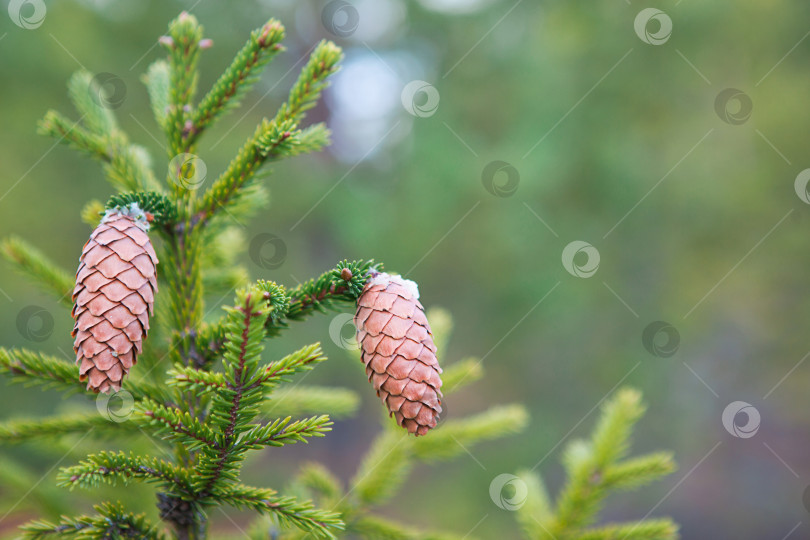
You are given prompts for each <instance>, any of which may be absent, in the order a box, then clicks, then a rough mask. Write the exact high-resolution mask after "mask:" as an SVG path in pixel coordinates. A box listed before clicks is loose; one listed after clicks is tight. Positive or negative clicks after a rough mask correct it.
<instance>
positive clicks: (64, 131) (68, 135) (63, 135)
mask: <svg viewBox="0 0 810 540" xmlns="http://www.w3.org/2000/svg"><path fill="white" fill-rule="evenodd" d="M38 132H39V134H40V135H48V136H50V137H53V138H55V139H59V140H60V142H61V143H63V144H67V145H68V146H70V147H72V148H74V149H75V150H78V151H80V152H84V153H85V154H87V155H88V156H90V157H91V158H93V159H96V160H98V161H104V162H109V161H111V160H112V156H111V155H110V153H109V148H108V146H107V144H106V142H105V140H104V136H102V135H98V134H95V133H91V132H90V131H88V130H87V129H85V128H83V127H82V126H81V119H80V120H77V121H75V122H74V121H73V120H70V119H69V118H67V117H65V116H63V115H62V114H61V113H59V112H58V111H54V110H50V111H48V112H47V113H45V116H44V117H43V118H42V120H40V122H39V129H38Z"/></svg>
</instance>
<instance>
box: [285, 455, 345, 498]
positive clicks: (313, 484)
mask: <svg viewBox="0 0 810 540" xmlns="http://www.w3.org/2000/svg"><path fill="white" fill-rule="evenodd" d="M294 485H296V486H301V487H303V488H305V489H307V490H309V491H311V492H313V493H315V494H316V495H317V496H318V498H319V500H321V501H323V502H324V504H325V505H326V506H329V507H335V506H336V504H337V502H338V500H339V499H340V497H341V494H342V490H341V484H340V480H339V479H338V478H337V477H336V476H335V475H334V474H332V473H331V472H330V471H329V470H328V469H327V468H326V467H324V466H323V465H321V464H320V463H307V464H306V465H304V466H303V467H301V470H300V471H299V473H298V476H296V478H295V484H294Z"/></svg>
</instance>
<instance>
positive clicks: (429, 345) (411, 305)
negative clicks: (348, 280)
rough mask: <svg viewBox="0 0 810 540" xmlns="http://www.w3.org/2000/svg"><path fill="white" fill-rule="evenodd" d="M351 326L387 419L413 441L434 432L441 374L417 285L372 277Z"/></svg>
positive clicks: (359, 301)
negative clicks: (355, 329)
mask: <svg viewBox="0 0 810 540" xmlns="http://www.w3.org/2000/svg"><path fill="white" fill-rule="evenodd" d="M354 324H355V326H356V327H357V341H358V342H359V343H360V347H361V354H362V360H363V363H364V364H365V365H366V375H368V380H369V381H370V382H371V383H372V384H373V385H374V389H375V390H376V391H377V395H378V396H380V398H381V399H382V400H383V403H385V406H386V407H388V411H389V415H390V414H393V415H394V417H395V418H396V420H397V423H398V424H399V425H400V426H402V427H404V428H405V429H407V430H408V432H409V433H415V434H416V435H417V436H419V435H424V434H426V433H427V432H428V431H429V430H430V429H432V428H434V427H436V422H437V421H438V419H439V413H441V412H442V407H441V398H442V393H441V390H440V389H441V386H442V379H441V377H440V376H439V374H440V373H441V372H442V369H441V368H440V367H439V362H438V361H437V360H436V345H434V343H433V334H431V332H430V325H429V324H428V321H427V318H426V317H425V308H423V307H422V304H420V303H419V290H418V289H417V287H416V283H414V282H413V281H409V280H405V279H402V278H401V277H400V276H392V275H389V274H377V275H376V276H374V277H372V278H371V279H370V280H369V281H368V283H366V285H365V287H364V288H363V292H362V293H361V294H360V297H359V298H358V299H357V314H356V315H355V317H354Z"/></svg>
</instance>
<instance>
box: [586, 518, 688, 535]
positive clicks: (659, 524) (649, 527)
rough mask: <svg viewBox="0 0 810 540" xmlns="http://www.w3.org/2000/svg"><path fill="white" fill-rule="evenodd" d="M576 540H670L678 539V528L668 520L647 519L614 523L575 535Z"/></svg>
mask: <svg viewBox="0 0 810 540" xmlns="http://www.w3.org/2000/svg"><path fill="white" fill-rule="evenodd" d="M575 538H576V540H614V539H615V540H671V539H673V538H678V526H677V525H676V524H675V523H673V522H672V520H670V519H666V518H664V519H647V520H644V521H638V522H635V523H616V524H611V525H605V526H604V527H597V528H594V529H590V530H588V531H585V532H583V533H581V534H579V535H577V536H576V537H575Z"/></svg>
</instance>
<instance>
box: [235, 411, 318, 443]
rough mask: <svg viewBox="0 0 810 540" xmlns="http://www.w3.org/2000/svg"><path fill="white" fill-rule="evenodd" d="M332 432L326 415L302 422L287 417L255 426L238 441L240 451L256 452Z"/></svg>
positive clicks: (304, 440)
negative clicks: (267, 447)
mask: <svg viewBox="0 0 810 540" xmlns="http://www.w3.org/2000/svg"><path fill="white" fill-rule="evenodd" d="M331 430H332V422H331V421H330V420H329V417H328V416H326V415H321V416H313V417H312V418H306V419H304V420H296V421H294V422H293V421H292V418H290V417H289V416H288V417H287V418H284V419H278V420H274V421H273V422H271V423H269V424H267V425H264V426H256V427H254V428H253V429H251V430H249V431H247V432H245V433H244V434H243V435H242V438H241V439H240V440H239V443H238V447H239V448H240V449H250V450H258V449H261V448H263V447H265V446H284V445H286V444H295V443H297V442H304V443H305V442H307V440H306V439H307V437H323V436H324V434H325V433H326V432H327V431H331Z"/></svg>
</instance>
